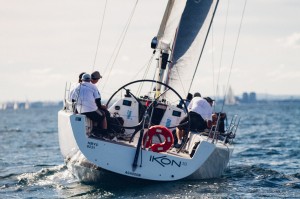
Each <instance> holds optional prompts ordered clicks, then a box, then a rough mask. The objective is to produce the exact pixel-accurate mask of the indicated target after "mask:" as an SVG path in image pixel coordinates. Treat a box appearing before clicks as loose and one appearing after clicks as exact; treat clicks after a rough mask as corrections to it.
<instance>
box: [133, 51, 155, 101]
mask: <svg viewBox="0 0 300 199" xmlns="http://www.w3.org/2000/svg"><path fill="white" fill-rule="evenodd" d="M155 53H156V51H155V50H154V51H153V53H152V55H151V58H150V60H149V61H148V63H147V67H146V70H145V72H144V75H143V77H142V79H145V78H146V76H147V74H148V72H149V69H150V66H151V63H152V61H153V57H154V55H155ZM143 68H144V67H143ZM143 68H141V69H140V71H139V72H138V73H137V74H136V75H135V76H134V77H136V76H137V75H138V74H139V73H140V72H141V71H142V70H143ZM143 84H144V82H142V84H140V85H139V87H138V90H137V95H140V92H141V90H142V87H143Z"/></svg>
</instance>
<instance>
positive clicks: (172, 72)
mask: <svg viewBox="0 0 300 199" xmlns="http://www.w3.org/2000/svg"><path fill="white" fill-rule="evenodd" d="M217 5H218V0H187V2H186V5H185V8H184V11H183V13H182V16H181V20H180V25H179V28H178V33H177V36H176V39H175V42H174V44H173V47H172V48H173V52H172V59H171V61H172V62H171V64H169V72H168V74H167V77H166V82H167V83H168V84H169V85H170V86H171V87H173V88H174V89H176V90H177V91H178V92H179V93H180V94H181V95H182V96H186V94H187V92H188V89H189V86H190V83H191V81H192V76H193V73H194V71H195V69H196V67H197V62H198V60H199V56H200V53H201V51H202V47H204V45H205V39H206V35H207V33H208V31H209V28H210V25H211V21H212V19H213V17H214V12H215V10H216V7H217ZM166 29H168V26H166ZM165 32H168V30H165ZM181 81H182V82H184V84H182V83H181Z"/></svg>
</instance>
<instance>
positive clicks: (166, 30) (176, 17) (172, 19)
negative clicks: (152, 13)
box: [157, 0, 186, 50]
mask: <svg viewBox="0 0 300 199" xmlns="http://www.w3.org/2000/svg"><path fill="white" fill-rule="evenodd" d="M185 4H186V0H169V2H168V4H167V6H166V10H165V13H164V16H163V19H162V21H161V24H160V27H159V31H158V33H157V39H158V46H157V48H158V49H163V50H170V48H172V44H173V42H174V37H175V34H176V29H177V28H178V25H179V22H180V19H181V15H182V12H183V10H184V7H185Z"/></svg>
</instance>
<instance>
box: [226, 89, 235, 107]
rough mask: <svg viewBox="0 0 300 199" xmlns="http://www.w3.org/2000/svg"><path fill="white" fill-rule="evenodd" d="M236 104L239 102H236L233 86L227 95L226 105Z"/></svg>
mask: <svg viewBox="0 0 300 199" xmlns="http://www.w3.org/2000/svg"><path fill="white" fill-rule="evenodd" d="M236 103H237V102H236V99H235V96H234V94H233V90H232V88H231V86H229V89H228V92H227V95H226V98H225V104H226V105H235V104H236Z"/></svg>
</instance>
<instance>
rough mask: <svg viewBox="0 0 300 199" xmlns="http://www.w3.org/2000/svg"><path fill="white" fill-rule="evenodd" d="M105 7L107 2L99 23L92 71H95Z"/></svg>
mask: <svg viewBox="0 0 300 199" xmlns="http://www.w3.org/2000/svg"><path fill="white" fill-rule="evenodd" d="M106 7H107V0H106V1H105V5H104V10H103V15H102V21H101V25H100V30H99V36H98V41H97V47H96V52H95V56H94V63H93V68H92V71H94V69H95V64H96V60H97V54H98V50H99V45H100V39H101V35H102V28H103V23H104V17H105V13H106Z"/></svg>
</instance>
